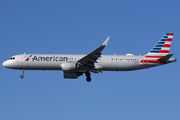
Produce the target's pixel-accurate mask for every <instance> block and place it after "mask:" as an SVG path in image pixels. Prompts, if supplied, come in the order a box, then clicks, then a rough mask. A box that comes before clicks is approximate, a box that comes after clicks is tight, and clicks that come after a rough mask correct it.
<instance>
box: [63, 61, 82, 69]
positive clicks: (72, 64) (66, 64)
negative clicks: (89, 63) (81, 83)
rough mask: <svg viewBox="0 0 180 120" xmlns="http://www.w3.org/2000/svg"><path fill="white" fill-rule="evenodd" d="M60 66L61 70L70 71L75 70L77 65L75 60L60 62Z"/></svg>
mask: <svg viewBox="0 0 180 120" xmlns="http://www.w3.org/2000/svg"><path fill="white" fill-rule="evenodd" d="M61 68H62V70H63V71H72V70H77V69H78V68H79V65H78V63H76V62H64V63H62V64H61Z"/></svg>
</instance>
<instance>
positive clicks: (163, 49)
mask: <svg viewBox="0 0 180 120" xmlns="http://www.w3.org/2000/svg"><path fill="white" fill-rule="evenodd" d="M173 35H174V33H166V34H165V35H164V36H163V37H162V38H161V39H160V40H159V42H158V43H157V44H156V45H155V46H154V47H153V48H152V49H151V51H150V52H149V53H148V54H159V53H165V54H169V50H170V47H171V42H172V38H173Z"/></svg>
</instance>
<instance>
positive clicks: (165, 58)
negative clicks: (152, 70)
mask: <svg viewBox="0 0 180 120" xmlns="http://www.w3.org/2000/svg"><path fill="white" fill-rule="evenodd" d="M172 55H173V54H168V55H165V56H163V57H162V58H159V59H157V61H166V60H169V58H171V56H172Z"/></svg>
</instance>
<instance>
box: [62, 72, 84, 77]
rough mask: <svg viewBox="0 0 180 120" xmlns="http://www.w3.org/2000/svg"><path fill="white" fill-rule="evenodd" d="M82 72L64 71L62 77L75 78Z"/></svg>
mask: <svg viewBox="0 0 180 120" xmlns="http://www.w3.org/2000/svg"><path fill="white" fill-rule="evenodd" d="M82 74H83V73H81V72H72V71H64V78H70V79H72V78H74V79H75V78H77V77H79V76H81V75H82Z"/></svg>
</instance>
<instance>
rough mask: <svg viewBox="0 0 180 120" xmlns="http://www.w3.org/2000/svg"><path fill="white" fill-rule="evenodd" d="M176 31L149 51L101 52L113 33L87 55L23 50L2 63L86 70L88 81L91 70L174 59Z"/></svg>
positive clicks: (68, 72)
mask: <svg viewBox="0 0 180 120" xmlns="http://www.w3.org/2000/svg"><path fill="white" fill-rule="evenodd" d="M173 35H174V33H166V34H165V35H164V36H163V37H162V38H161V39H160V40H159V42H158V43H157V44H156V45H155V46H154V47H153V48H152V49H151V50H150V52H149V53H147V54H146V55H142V56H141V55H133V54H126V55H101V54H102V53H101V52H102V50H103V49H104V48H105V47H106V45H107V43H108V41H109V38H110V36H109V37H108V38H107V39H106V40H105V41H104V43H103V44H102V45H101V46H100V47H98V48H97V49H95V50H94V51H92V52H91V53H89V54H87V55H76V54H25V53H24V54H20V55H15V56H12V57H11V58H10V59H9V60H6V61H4V62H3V63H2V65H3V66H4V67H6V68H10V69H19V70H22V74H21V75H20V77H21V78H23V77H24V70H62V71H63V73H64V78H68V79H76V78H78V77H79V76H81V75H83V74H85V75H86V80H87V82H90V81H91V77H90V76H91V72H92V73H99V72H102V71H132V70H140V69H147V68H151V67H155V66H159V65H165V64H168V63H172V62H175V61H176V59H175V58H171V56H172V55H173V54H169V50H170V47H171V42H172V39H173Z"/></svg>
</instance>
